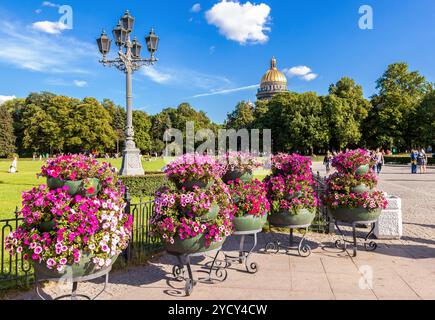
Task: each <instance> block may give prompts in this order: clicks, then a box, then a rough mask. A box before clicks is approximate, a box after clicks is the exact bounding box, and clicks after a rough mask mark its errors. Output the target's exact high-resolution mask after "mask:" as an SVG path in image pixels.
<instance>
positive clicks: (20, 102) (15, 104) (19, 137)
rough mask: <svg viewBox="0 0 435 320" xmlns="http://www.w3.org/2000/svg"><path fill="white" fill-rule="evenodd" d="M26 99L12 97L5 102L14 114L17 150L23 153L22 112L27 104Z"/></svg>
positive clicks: (6, 106)
mask: <svg viewBox="0 0 435 320" xmlns="http://www.w3.org/2000/svg"><path fill="white" fill-rule="evenodd" d="M25 101H26V99H20V98H16V99H12V100H8V101H6V102H4V103H3V106H4V107H5V108H6V109H7V110H8V111H9V113H10V114H11V115H12V120H13V127H14V135H15V137H16V140H15V146H16V151H17V152H19V153H22V151H23V131H24V128H23V123H22V112H23V108H24V105H25Z"/></svg>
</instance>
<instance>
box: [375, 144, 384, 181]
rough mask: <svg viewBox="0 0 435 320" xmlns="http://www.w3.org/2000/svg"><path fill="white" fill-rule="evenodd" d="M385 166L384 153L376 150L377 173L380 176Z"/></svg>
mask: <svg viewBox="0 0 435 320" xmlns="http://www.w3.org/2000/svg"><path fill="white" fill-rule="evenodd" d="M384 164H385V158H384V152H383V151H381V150H379V149H378V150H376V173H377V174H378V175H379V174H381V172H382V167H383V166H384Z"/></svg>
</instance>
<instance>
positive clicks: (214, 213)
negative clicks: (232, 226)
mask: <svg viewBox="0 0 435 320" xmlns="http://www.w3.org/2000/svg"><path fill="white" fill-rule="evenodd" d="M219 210H220V206H219V205H218V204H216V203H215V204H213V205H212V206H211V208H210V210H209V211H208V212H207V213H206V214H204V215H202V216H199V218H200V219H201V222H202V223H206V222H211V221H214V220H216V218H217V217H218V215H219ZM182 213H183V214H184V215H187V214H188V213H189V211H188V210H187V209H186V208H185V209H184V210H183V212H182Z"/></svg>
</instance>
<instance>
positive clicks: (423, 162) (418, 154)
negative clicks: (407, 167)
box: [411, 149, 428, 174]
mask: <svg viewBox="0 0 435 320" xmlns="http://www.w3.org/2000/svg"><path fill="white" fill-rule="evenodd" d="M427 162H428V156H427V154H426V152H425V151H424V149H421V150H420V151H418V150H412V151H411V172H412V174H417V170H418V168H420V173H426V172H427Z"/></svg>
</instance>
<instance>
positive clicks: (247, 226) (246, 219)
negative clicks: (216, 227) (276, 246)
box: [233, 214, 267, 232]
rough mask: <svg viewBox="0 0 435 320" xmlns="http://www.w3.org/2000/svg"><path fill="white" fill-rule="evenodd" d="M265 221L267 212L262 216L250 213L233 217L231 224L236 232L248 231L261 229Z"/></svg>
mask: <svg viewBox="0 0 435 320" xmlns="http://www.w3.org/2000/svg"><path fill="white" fill-rule="evenodd" d="M266 222H267V214H265V215H264V216H262V217H254V216H251V215H248V216H243V217H234V218H233V224H234V229H235V231H236V232H249V231H256V230H261V229H263V227H264V225H265V224H266Z"/></svg>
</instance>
